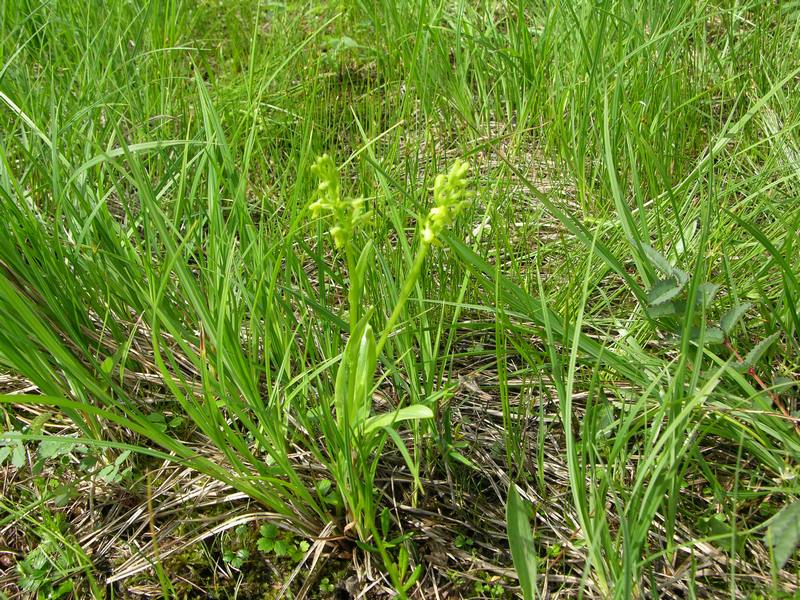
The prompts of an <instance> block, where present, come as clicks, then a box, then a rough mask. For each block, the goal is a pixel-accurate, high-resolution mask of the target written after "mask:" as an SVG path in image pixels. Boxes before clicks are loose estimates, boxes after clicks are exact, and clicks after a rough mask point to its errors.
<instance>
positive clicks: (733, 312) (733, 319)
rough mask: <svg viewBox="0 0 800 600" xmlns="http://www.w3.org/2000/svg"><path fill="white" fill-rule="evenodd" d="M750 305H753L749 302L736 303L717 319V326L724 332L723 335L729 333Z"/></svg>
mask: <svg viewBox="0 0 800 600" xmlns="http://www.w3.org/2000/svg"><path fill="white" fill-rule="evenodd" d="M751 306H753V305H752V304H751V303H750V302H745V303H744V304H737V305H736V306H734V307H733V308H732V309H730V310H729V311H728V312H726V313H725V314H724V315H722V318H721V319H720V320H719V326H720V328H721V329H722V331H724V332H725V335H730V334H731V332H732V331H733V329H734V328H735V327H736V325H737V323H739V321H740V320H741V318H742V317H743V316H744V314H745V313H746V312H747V311H748V310H750V307H751Z"/></svg>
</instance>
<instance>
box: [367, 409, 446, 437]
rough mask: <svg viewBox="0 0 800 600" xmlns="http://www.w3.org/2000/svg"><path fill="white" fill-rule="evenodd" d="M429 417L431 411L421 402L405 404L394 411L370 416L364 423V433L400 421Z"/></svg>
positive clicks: (431, 413) (431, 414) (431, 415)
mask: <svg viewBox="0 0 800 600" xmlns="http://www.w3.org/2000/svg"><path fill="white" fill-rule="evenodd" d="M431 418H433V411H432V410H431V409H430V408H428V407H427V406H423V405H422V404H412V405H411V406H406V407H405V408H401V409H400V410H398V411H395V412H391V413H384V414H382V415H375V416H374V417H370V418H369V419H367V420H366V423H365V424H364V433H371V432H373V431H375V430H376V429H380V428H381V427H389V426H391V425H392V424H394V423H399V422H400V421H416V420H419V419H431Z"/></svg>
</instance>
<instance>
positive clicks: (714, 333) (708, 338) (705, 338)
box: [689, 327, 725, 344]
mask: <svg viewBox="0 0 800 600" xmlns="http://www.w3.org/2000/svg"><path fill="white" fill-rule="evenodd" d="M701 332H702V334H703V335H702V342H703V344H722V343H724V342H725V334H724V333H723V332H722V329H720V328H719V327H706V330H705V331H701V329H700V328H699V327H692V328H691V329H690V330H689V339H691V340H692V341H693V342H698V343H699V342H700V341H701V337H700V334H701Z"/></svg>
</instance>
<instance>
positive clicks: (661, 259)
mask: <svg viewBox="0 0 800 600" xmlns="http://www.w3.org/2000/svg"><path fill="white" fill-rule="evenodd" d="M642 250H643V251H644V255H645V256H646V257H647V260H649V261H650V264H651V265H653V266H654V267H655V268H656V269H658V270H659V271H661V272H662V273H663V274H664V275H672V265H671V264H670V262H669V260H667V257H666V256H664V255H663V254H661V253H660V252H659V251H658V250H656V249H655V248H653V247H652V246H649V245H647V244H642Z"/></svg>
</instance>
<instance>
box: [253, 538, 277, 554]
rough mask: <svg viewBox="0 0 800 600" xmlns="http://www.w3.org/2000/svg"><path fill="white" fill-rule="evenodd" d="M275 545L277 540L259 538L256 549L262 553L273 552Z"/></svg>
mask: <svg viewBox="0 0 800 600" xmlns="http://www.w3.org/2000/svg"><path fill="white" fill-rule="evenodd" d="M274 545H275V540H268V539H267V538H259V540H258V542H257V543H256V547H257V548H258V549H259V550H260V551H261V552H272V547H273V546H274Z"/></svg>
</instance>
